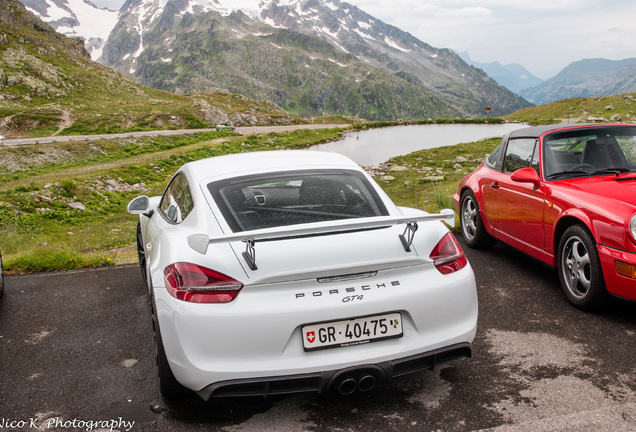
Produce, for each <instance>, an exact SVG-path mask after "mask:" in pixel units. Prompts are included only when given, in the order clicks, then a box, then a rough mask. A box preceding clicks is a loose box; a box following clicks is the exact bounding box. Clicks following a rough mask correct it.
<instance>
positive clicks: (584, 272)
mask: <svg viewBox="0 0 636 432" xmlns="http://www.w3.org/2000/svg"><path fill="white" fill-rule="evenodd" d="M557 270H558V272H559V280H560V281H561V288H562V289H563V292H564V293H565V296H566V297H567V299H568V300H569V301H570V303H572V304H573V305H574V306H576V307H577V308H579V309H582V310H588V311H590V310H596V309H599V308H601V307H603V306H604V305H605V303H606V302H607V300H608V298H609V295H608V293H607V289H606V288H605V280H604V278H603V270H602V268H601V261H600V259H599V257H598V250H597V249H596V241H594V237H592V234H591V233H590V232H589V231H588V229H587V228H586V227H585V226H583V225H572V226H571V227H569V228H568V229H566V230H565V232H564V233H563V237H561V241H560V242H559V254H558V262H557Z"/></svg>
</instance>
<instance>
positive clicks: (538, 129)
mask: <svg viewBox="0 0 636 432" xmlns="http://www.w3.org/2000/svg"><path fill="white" fill-rule="evenodd" d="M617 126H619V127H624V126H632V127H633V126H635V125H633V124H624V123H621V124H598V123H581V124H563V123H561V124H555V125H542V126H531V127H527V128H522V129H517V130H514V131H512V132H510V133H509V134H508V138H538V137H540V136H541V135H543V134H545V133H548V132H554V131H557V130H567V129H583V128H595V129H599V128H607V127H617Z"/></svg>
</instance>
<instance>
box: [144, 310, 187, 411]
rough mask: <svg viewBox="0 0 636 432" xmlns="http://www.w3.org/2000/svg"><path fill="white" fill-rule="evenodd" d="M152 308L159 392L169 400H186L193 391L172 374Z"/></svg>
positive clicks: (154, 311)
mask: <svg viewBox="0 0 636 432" xmlns="http://www.w3.org/2000/svg"><path fill="white" fill-rule="evenodd" d="M151 306H152V335H153V339H154V344H155V361H156V362H157V376H158V377H159V392H160V393H161V395H162V396H163V397H164V398H165V399H167V400H176V399H181V398H184V397H185V396H188V395H189V394H191V393H192V391H191V390H189V389H187V388H185V387H184V386H183V385H181V383H180V382H179V381H177V379H176V378H175V376H174V374H173V373H172V369H170V363H168V357H166V351H165V349H164V347H163V341H162V339H161V331H160V330H159V323H158V322H157V318H156V317H157V315H156V310H155V305H154V300H153V304H152V305H151Z"/></svg>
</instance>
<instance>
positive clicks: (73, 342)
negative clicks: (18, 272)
mask: <svg viewBox="0 0 636 432" xmlns="http://www.w3.org/2000/svg"><path fill="white" fill-rule="evenodd" d="M466 253H467V255H468V257H469V260H470V262H471V265H472V266H473V268H474V269H475V274H476V277H477V283H478V290H479V299H480V321H479V330H478V335H477V339H476V340H475V344H474V356H473V357H472V358H471V359H461V360H459V361H455V362H452V363H448V364H446V365H443V366H442V367H440V368H438V369H435V370H434V371H423V372H420V373H417V374H414V375H411V376H409V377H404V378H401V379H399V380H396V381H394V382H393V384H392V385H390V386H385V387H381V388H377V389H375V390H374V391H372V392H368V393H355V394H354V395H351V396H348V397H343V396H340V395H338V394H336V393H328V394H325V395H314V394H300V395H292V396H285V397H277V398H270V399H261V398H232V399H224V400H213V401H210V402H203V401H202V400H200V399H198V398H197V397H192V398H188V399H185V400H183V401H180V402H176V403H166V402H165V401H164V400H163V399H162V398H161V396H160V395H159V391H158V383H157V380H156V372H155V366H154V353H153V344H152V336H151V335H152V333H151V323H150V307H149V305H148V299H147V294H146V292H145V288H144V285H143V282H142V280H141V275H140V272H139V269H138V267H137V266H136V265H129V266H117V267H110V268H100V269H94V270H87V271H74V272H59V273H50V274H34V275H23V276H9V277H7V287H6V293H5V296H4V298H3V299H2V300H1V301H0V432H1V431H4V430H20V431H23V430H25V431H26V430H38V429H39V430H50V431H56V430H57V431H65V432H66V431H75V430H77V431H81V430H100V431H105V430H119V431H125V430H131V431H192V430H195V431H196V430H206V431H228V432H231V431H237V432H238V431H242V432H249V431H263V430H277V431H333V430H342V431H376V430H377V431H387V430H399V431H423V430H442V431H472V430H483V429H487V430H493V431H498V432H501V431H527V430H535V431H554V430H560V431H608V430H613V431H621V430H624V431H636V373H635V372H636V362H634V359H636V305H634V304H632V303H627V302H622V301H616V302H614V303H613V304H612V306H611V308H610V309H608V310H607V311H604V312H601V313H596V314H589V313H585V312H581V311H578V310H576V309H574V308H573V307H571V306H570V305H569V304H568V303H567V301H566V300H565V298H564V296H563V295H562V294H561V292H560V288H559V285H558V279H557V277H556V274H555V273H553V272H552V271H550V270H549V269H546V268H545V267H543V266H541V265H540V264H537V263H535V262H533V261H530V260H528V259H527V258H525V257H523V256H521V255H519V254H517V253H516V252H514V251H512V250H511V249H509V248H507V247H505V246H496V247H495V248H493V249H492V250H488V251H472V250H469V249H467V250H466ZM2 422H4V423H2ZM109 422H110V423H109ZM13 426H15V427H13ZM89 427H90V429H89Z"/></svg>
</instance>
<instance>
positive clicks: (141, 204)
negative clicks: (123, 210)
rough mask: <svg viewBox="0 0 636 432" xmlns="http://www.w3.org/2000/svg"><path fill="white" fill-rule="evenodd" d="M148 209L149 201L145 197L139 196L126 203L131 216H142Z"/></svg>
mask: <svg viewBox="0 0 636 432" xmlns="http://www.w3.org/2000/svg"><path fill="white" fill-rule="evenodd" d="M149 209H150V200H149V199H148V197H147V196H145V195H144V196H139V197H137V198H135V199H134V200H132V201H131V202H129V203H128V212H129V213H132V214H143V213H146V212H147V211H148V210H149Z"/></svg>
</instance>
